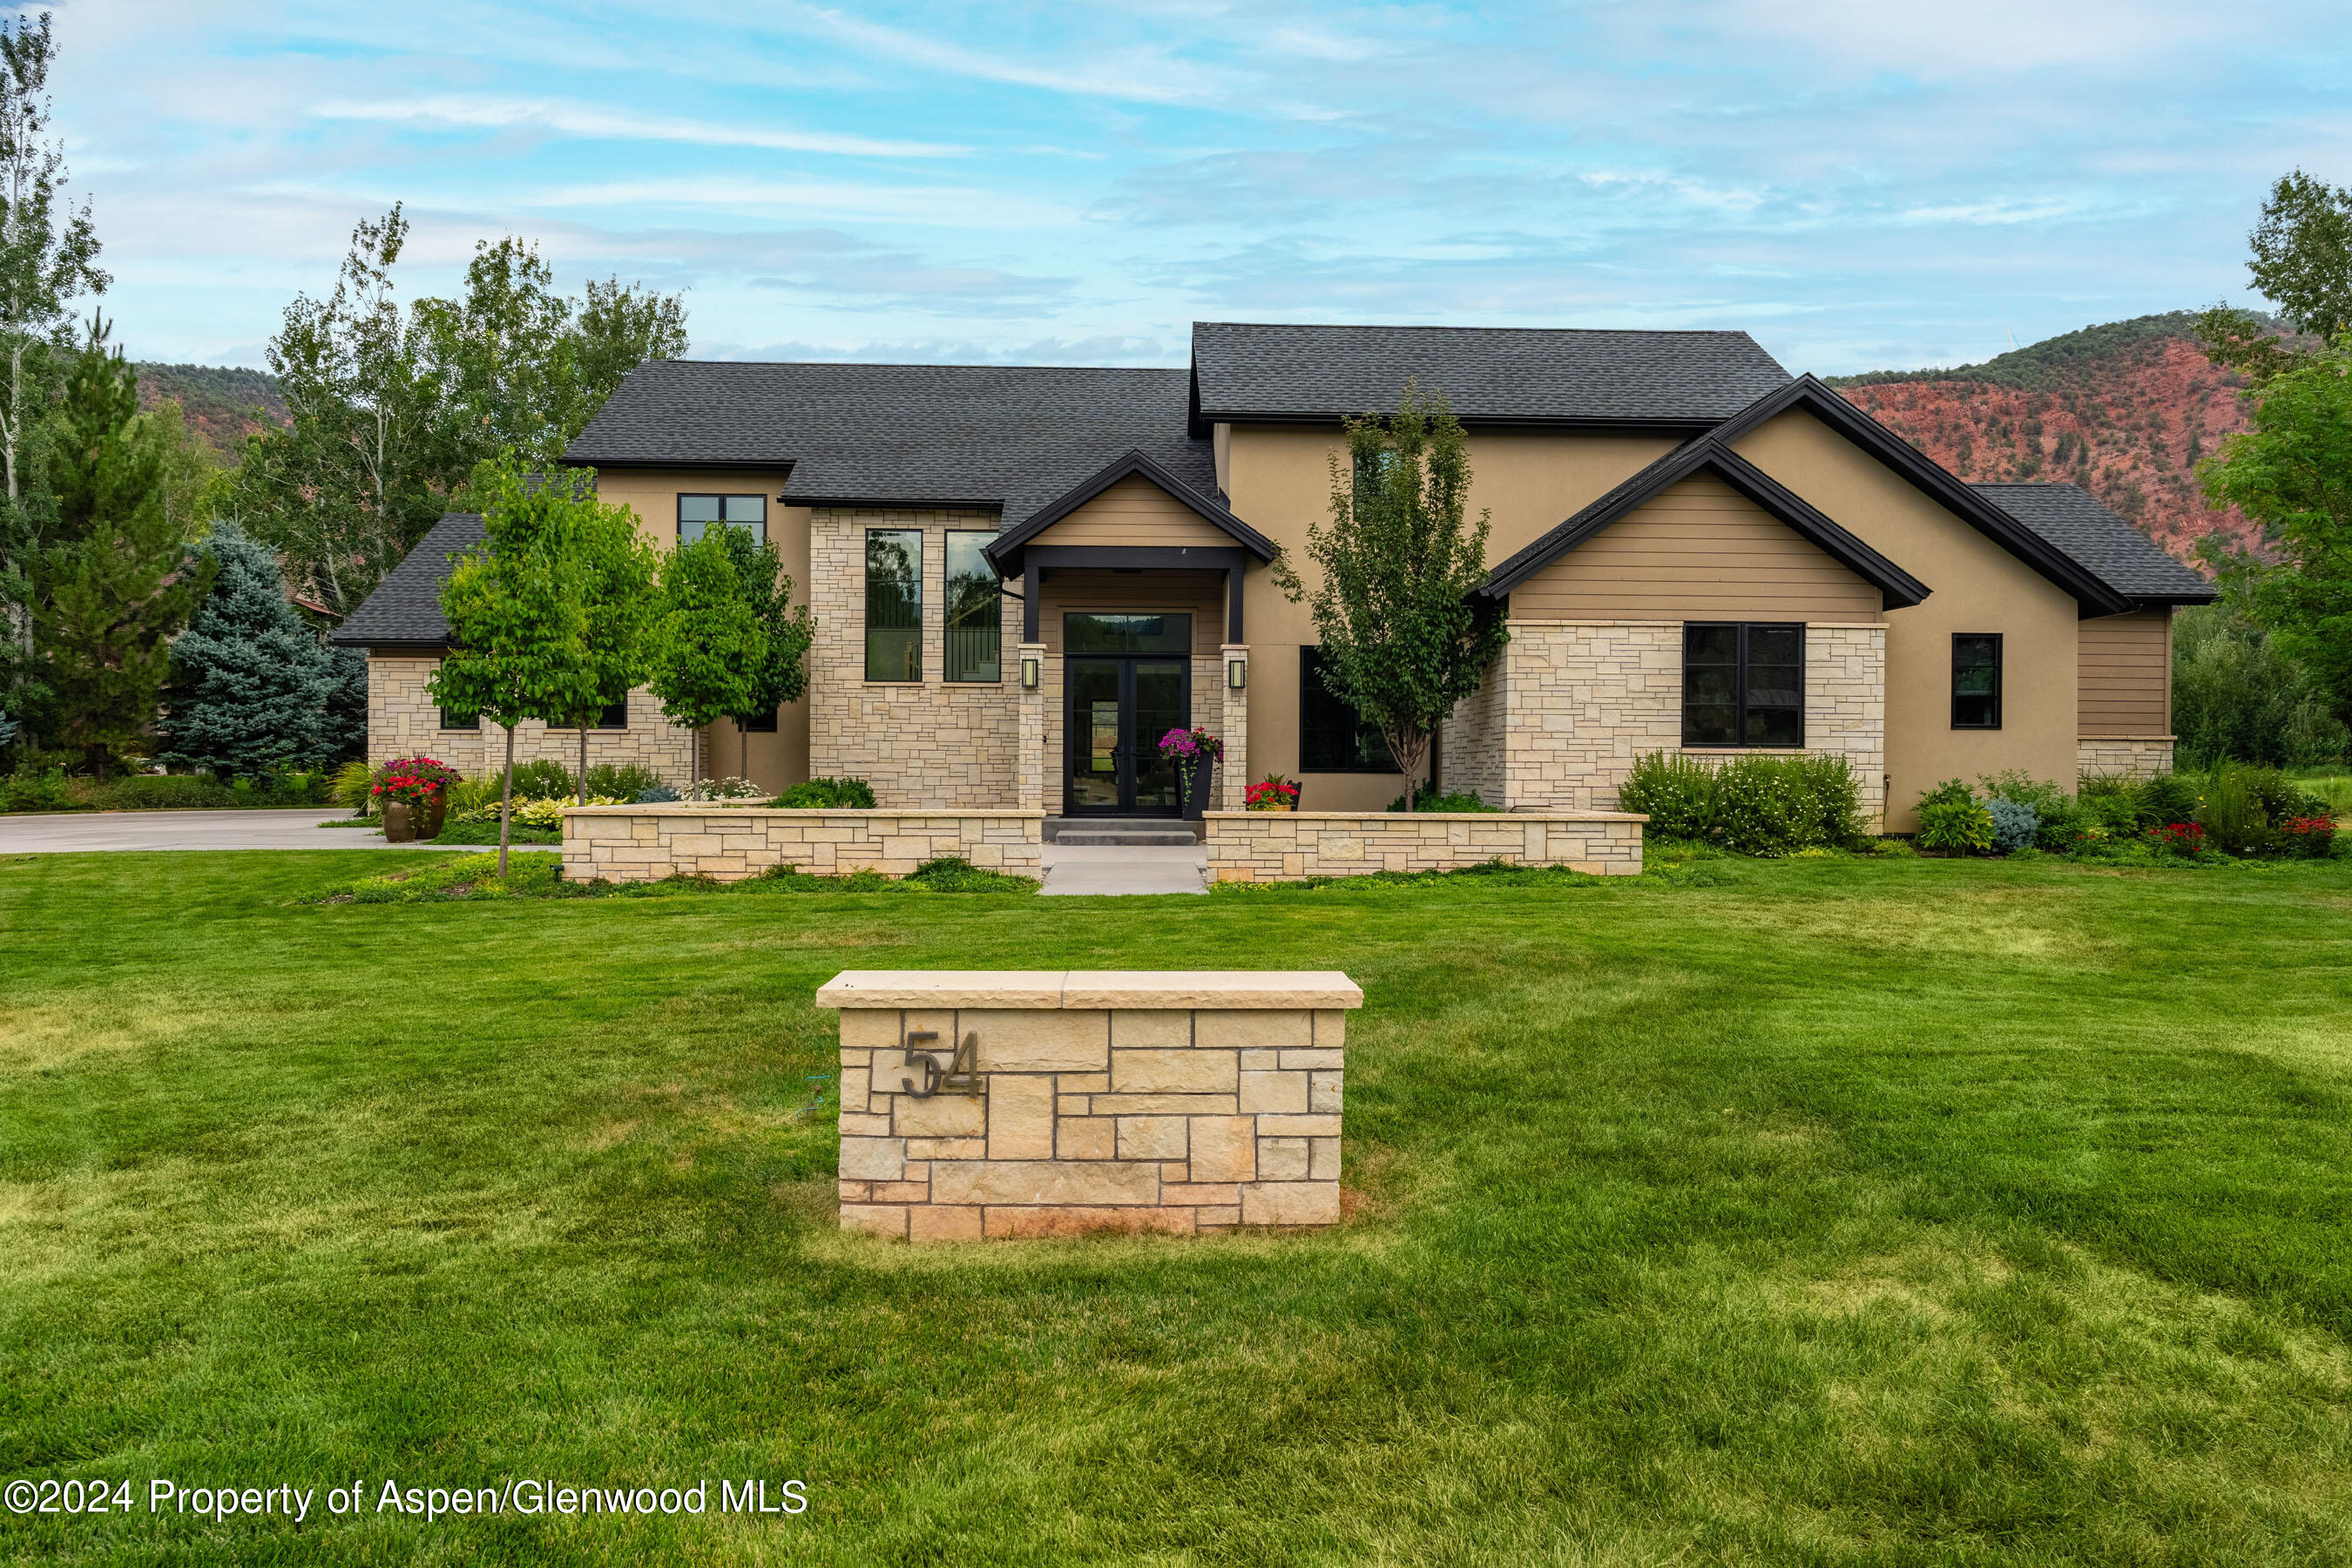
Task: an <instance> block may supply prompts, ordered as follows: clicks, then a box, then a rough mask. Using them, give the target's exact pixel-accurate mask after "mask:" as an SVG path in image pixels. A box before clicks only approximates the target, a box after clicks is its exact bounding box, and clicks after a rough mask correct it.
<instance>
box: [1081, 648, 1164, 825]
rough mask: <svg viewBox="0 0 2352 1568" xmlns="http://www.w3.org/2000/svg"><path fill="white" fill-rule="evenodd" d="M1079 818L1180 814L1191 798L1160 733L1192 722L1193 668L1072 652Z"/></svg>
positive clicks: (1154, 660) (1142, 658) (1135, 657)
mask: <svg viewBox="0 0 2352 1568" xmlns="http://www.w3.org/2000/svg"><path fill="white" fill-rule="evenodd" d="M1063 675H1064V679H1065V680H1066V683H1067V685H1068V689H1069V693H1070V711H1069V722H1068V724H1067V726H1066V728H1065V729H1064V731H1063V733H1064V734H1066V736H1067V737H1068V746H1067V751H1068V755H1069V763H1068V778H1069V783H1068V787H1067V789H1066V791H1065V793H1064V801H1063V809H1064V810H1065V811H1066V812H1067V813H1068V814H1069V815H1070V816H1181V815H1182V814H1183V808H1184V802H1183V796H1182V793H1181V788H1180V785H1179V780H1178V778H1177V774H1176V769H1175V767H1174V765H1173V764H1172V763H1169V762H1168V761H1167V760H1166V759H1164V758H1162V757H1161V756H1160V736H1162V735H1165V734H1166V733H1167V732H1168V731H1171V730H1182V729H1186V728H1189V727H1190V726H1191V724H1192V665H1191V663H1190V662H1189V661H1187V660H1185V659H1182V658H1152V657H1150V656H1148V655H1098V654H1077V653H1073V654H1070V655H1068V656H1066V661H1065V664H1064V669H1063Z"/></svg>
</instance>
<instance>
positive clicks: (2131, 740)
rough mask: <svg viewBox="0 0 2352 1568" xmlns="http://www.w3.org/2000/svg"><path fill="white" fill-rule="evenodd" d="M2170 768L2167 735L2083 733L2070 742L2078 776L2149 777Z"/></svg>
mask: <svg viewBox="0 0 2352 1568" xmlns="http://www.w3.org/2000/svg"><path fill="white" fill-rule="evenodd" d="M2171 771H2172V737H2171V736H2169V735H2085V736H2084V737H2083V738H2082V739H2081V740H2079V741H2076V742H2074V772H2075V773H2076V774H2077V775H2078V776H2084V777H2101V778H2104V777H2121V778H2136V779H2152V778H2154V777H2156V776H2157V775H2158V773H2170V772H2171Z"/></svg>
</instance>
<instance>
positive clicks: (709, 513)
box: [677, 495, 768, 544]
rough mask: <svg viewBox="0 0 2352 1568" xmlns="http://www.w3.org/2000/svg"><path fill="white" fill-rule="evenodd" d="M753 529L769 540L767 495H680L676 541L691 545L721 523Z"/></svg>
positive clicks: (754, 533) (761, 538)
mask: <svg viewBox="0 0 2352 1568" xmlns="http://www.w3.org/2000/svg"><path fill="white" fill-rule="evenodd" d="M722 525H723V526H725V527H728V528H741V529H748V530H750V531H751V537H752V538H753V539H756V540H758V541H759V542H761V543H762V544H765V543H766V542H768V498H767V497H766V496H764V495H756V496H718V495H693V496H688V495H682V496H680V497H678V498H677V542H679V543H680V544H691V543H693V542H695V541H696V540H698V539H699V538H701V537H702V536H703V534H704V533H705V532H707V531H709V530H711V529H714V528H718V527H720V526H722Z"/></svg>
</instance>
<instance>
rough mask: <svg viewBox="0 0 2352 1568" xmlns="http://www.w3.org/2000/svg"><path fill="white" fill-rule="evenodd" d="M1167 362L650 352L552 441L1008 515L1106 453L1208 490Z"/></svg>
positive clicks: (654, 463) (1089, 469)
mask: <svg viewBox="0 0 2352 1568" xmlns="http://www.w3.org/2000/svg"><path fill="white" fill-rule="evenodd" d="M1189 387H1190V381H1189V379H1188V377H1187V375H1186V373H1185V372H1183V371H1181V370H1118V369H1101V368H1086V367H1055V366H1036V365H1023V366H1002V365H938V364H747V363H734V362H731V361H717V360H656V361H654V362H653V363H649V364H645V365H640V366H638V367H637V368H636V369H635V370H634V371H632V372H630V373H629V375H628V378H627V379H626V380H625V381H624V382H622V383H621V385H620V389H619V390H618V391H616V392H614V394H613V395H612V397H611V398H610V399H609V400H608V401H607V402H606V403H605V405H604V407H603V408H602V409H600V410H598V411H597V414H596V417H595V418H593V419H592V420H590V421H589V423H588V428H587V429H585V430H583V431H582V432H581V433H580V437H579V439H577V440H575V441H573V442H572V445H571V447H570V448H569V449H567V450H566V451H565V453H564V455H563V456H564V460H565V461H566V462H571V463H583V464H588V465H592V466H593V467H596V468H668V467H677V468H790V469H791V470H792V472H791V475H790V477H789V478H787V479H785V481H784V486H783V493H782V498H781V499H782V500H785V501H787V502H789V503H792V504H794V505H799V506H812V505H839V506H890V505H899V506H906V505H920V506H950V505H959V506H977V507H1001V508H1003V512H1004V521H1006V522H1007V523H1014V522H1018V521H1021V520H1023V519H1024V518H1026V517H1027V516H1029V515H1030V514H1031V513H1032V512H1034V511H1035V510H1037V509H1038V508H1040V507H1043V506H1045V505H1046V504H1047V503H1048V502H1050V501H1052V500H1054V499H1055V498H1056V497H1058V496H1060V495H1061V494H1063V493H1064V492H1065V491H1066V490H1068V489H1070V488H1071V487H1072V486H1074V485H1076V484H1078V483H1079V482H1081V481H1083V480H1084V479H1086V478H1087V476H1088V475H1090V474H1092V473H1094V472H1095V471H1096V470H1097V469H1098V468H1101V467H1102V466H1103V465H1104V464H1105V463H1106V462H1109V461H1112V460H1113V459H1115V458H1118V456H1119V455H1120V454H1122V453H1124V452H1128V451H1130V450H1138V449H1139V450H1141V451H1143V452H1146V453H1148V454H1150V457H1151V458H1152V460H1153V461H1155V462H1157V463H1158V464H1160V467H1161V468H1164V469H1166V470H1167V471H1168V472H1169V473H1170V474H1171V475H1172V476H1173V477H1174V479H1175V480H1176V482H1178V483H1180V484H1181V485H1184V486H1186V487H1188V488H1189V489H1193V490H1195V491H1197V492H1199V494H1200V495H1202V497H1204V498H1207V499H1209V500H1217V499H1219V498H1218V493H1217V479H1216V465H1215V463H1214V461H1213V458H1212V457H1211V455H1210V451H1209V444H1208V442H1207V441H1205V440H1198V441H1196V440H1194V439H1192V437H1190V436H1188V435H1187V434H1186V433H1185V412H1186V398H1187V395H1188V390H1189Z"/></svg>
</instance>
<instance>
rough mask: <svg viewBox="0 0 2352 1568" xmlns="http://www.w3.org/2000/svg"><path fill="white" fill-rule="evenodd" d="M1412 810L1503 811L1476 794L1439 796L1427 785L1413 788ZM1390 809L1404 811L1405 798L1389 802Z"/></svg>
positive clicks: (1460, 793) (1459, 791) (1399, 797)
mask: <svg viewBox="0 0 2352 1568" xmlns="http://www.w3.org/2000/svg"><path fill="white" fill-rule="evenodd" d="M1412 808H1413V810H1415V811H1437V812H1445V811H1456V812H1470V811H1500V810H1502V809H1503V808H1502V807H1501V806H1499V805H1487V804H1486V802H1485V801H1483V800H1480V799H1479V798H1478V797H1477V795H1475V794H1474V793H1473V792H1471V791H1469V790H1457V791H1455V792H1454V793H1453V794H1451V795H1437V794H1435V793H1433V791H1432V790H1431V789H1430V787H1429V786H1428V785H1427V784H1415V785H1414V786H1413V790H1412ZM1389 809H1390V810H1391V811H1402V810H1403V809H1404V796H1402V795H1399V796H1397V797H1396V798H1395V799H1394V800H1392V801H1391V802H1389Z"/></svg>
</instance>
